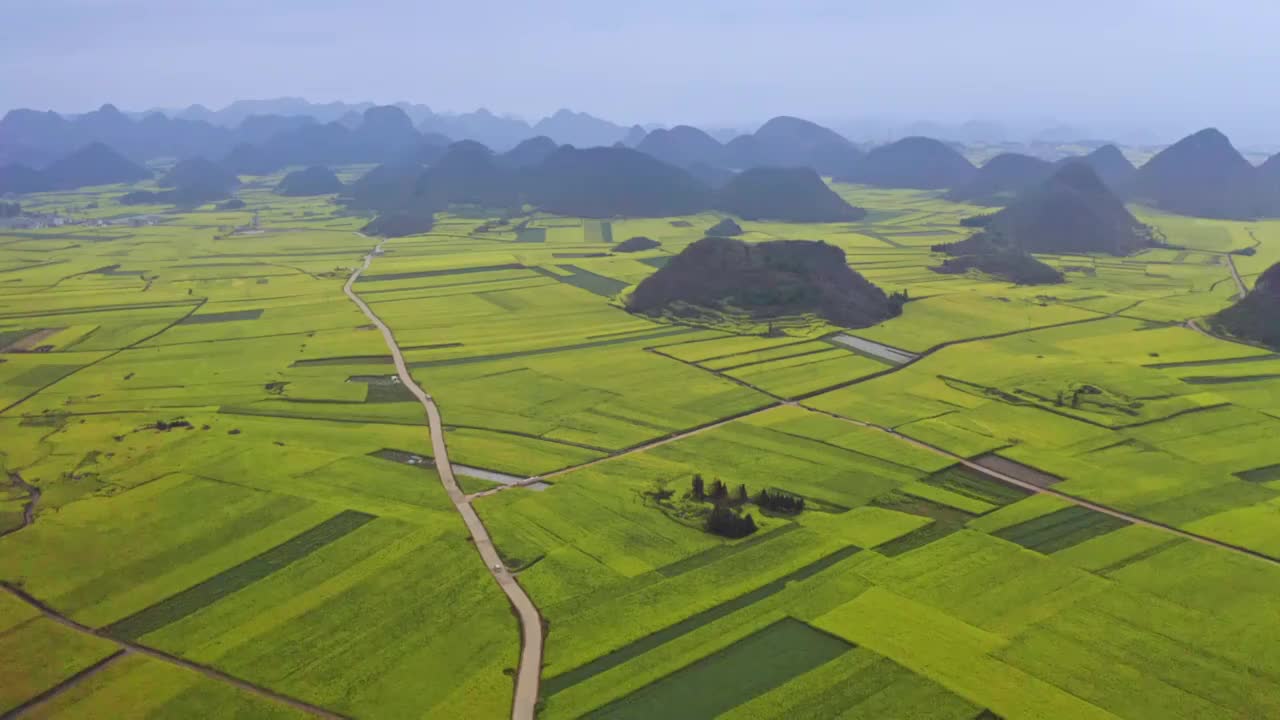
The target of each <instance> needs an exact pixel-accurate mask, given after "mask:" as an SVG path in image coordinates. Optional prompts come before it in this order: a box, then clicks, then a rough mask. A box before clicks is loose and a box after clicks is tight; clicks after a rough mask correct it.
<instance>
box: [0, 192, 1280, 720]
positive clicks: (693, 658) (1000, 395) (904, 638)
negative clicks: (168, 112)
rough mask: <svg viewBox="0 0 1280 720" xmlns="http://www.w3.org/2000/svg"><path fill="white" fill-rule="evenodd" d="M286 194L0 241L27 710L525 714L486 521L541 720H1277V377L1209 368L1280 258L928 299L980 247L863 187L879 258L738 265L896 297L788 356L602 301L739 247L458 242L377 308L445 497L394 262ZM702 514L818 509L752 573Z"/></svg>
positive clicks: (1096, 264) (647, 224) (596, 234)
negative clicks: (807, 273) (724, 509)
mask: <svg viewBox="0 0 1280 720" xmlns="http://www.w3.org/2000/svg"><path fill="white" fill-rule="evenodd" d="M358 170H359V168H348V169H346V170H345V171H344V174H345V175H347V176H356V175H358V174H359V173H358ZM276 179H278V178H275V177H263V178H251V179H250V182H249V183H248V184H247V186H246V188H245V189H243V190H242V191H241V192H240V196H241V197H242V198H243V199H244V200H245V201H246V203H247V206H246V208H245V209H243V210H238V211H217V210H215V209H213V208H212V207H210V206H206V207H202V208H197V209H194V210H188V211H184V212H176V211H171V210H170V209H169V208H167V207H158V208H143V209H142V211H145V212H155V213H157V217H159V218H160V221H159V222H156V223H154V224H145V225H142V226H139V227H134V226H130V225H127V224H118V225H101V226H99V225H88V224H86V225H71V226H65V227H61V228H51V229H49V230H38V231H24V232H21V233H10V234H7V235H6V234H0V438H3V439H2V440H0V473H2V479H3V480H4V481H5V484H4V485H3V486H0V662H3V663H4V665H5V667H6V673H5V678H6V680H7V682H5V683H3V688H0V713H3V712H9V711H12V710H17V711H18V712H20V713H21V714H22V716H23V717H49V718H60V717H66V718H73V717H94V716H101V717H108V716H109V717H138V718H143V717H196V716H201V717H203V716H208V717H217V716H226V717H231V716H239V717H303V716H314V715H317V714H323V713H325V712H327V713H333V714H335V715H337V716H343V717H370V718H375V717H397V718H398V717H423V718H425V717H507V716H510V714H511V711H512V704H513V691H514V688H513V684H514V681H513V677H514V676H515V675H516V671H517V666H518V664H519V659H520V653H521V634H520V624H519V622H518V619H517V617H516V616H515V615H513V613H512V612H511V607H510V605H509V603H508V602H507V599H506V597H504V595H503V591H502V589H501V588H500V587H499V586H498V585H497V584H496V583H495V582H494V581H493V578H494V576H493V575H492V574H491V572H490V570H491V569H490V568H488V567H486V563H484V562H483V561H482V560H481V559H480V557H479V555H478V553H477V547H476V544H475V542H474V540H473V537H472V536H471V535H469V534H468V530H467V526H466V525H464V522H463V519H462V517H461V516H460V515H459V513H458V512H457V511H456V509H455V502H461V503H462V504H463V505H464V506H468V507H469V508H471V509H473V510H474V512H475V513H476V514H477V515H478V516H479V519H480V520H481V521H482V522H483V525H484V527H485V528H486V529H487V533H488V536H489V537H490V538H491V539H492V543H493V545H494V548H495V549H496V551H497V552H498V554H499V556H500V558H501V565H500V567H502V566H505V568H506V569H508V570H510V571H511V572H512V573H513V574H514V577H515V578H516V579H517V580H518V582H519V586H520V587H521V588H523V590H524V591H525V592H527V593H528V595H529V597H530V598H531V599H532V601H533V603H534V604H535V605H536V606H537V609H538V612H539V613H540V614H541V616H542V619H543V620H544V621H545V628H546V642H545V646H544V648H543V657H542V660H543V662H542V665H541V688H540V695H539V697H540V700H539V703H538V713H537V716H538V717H540V718H547V719H551V720H554V719H556V718H577V717H599V718H613V717H616V718H632V717H634V718H641V717H655V716H658V715H662V716H664V717H665V716H671V717H689V718H710V717H722V718H744V719H745V718H784V717H787V718H790V717H815V718H820V717H849V718H887V717H929V718H940V719H941V718H946V719H950V718H954V719H955V720H976V719H978V718H988V719H989V718H1004V719H1006V720H1015V719H1021V718H1042V717H1052V718H1066V717H1070V718H1161V719H1163V718H1197V719H1200V718H1240V717H1275V716H1280V649H1277V647H1276V644H1275V643H1274V642H1272V638H1271V637H1270V636H1269V634H1268V633H1266V632H1259V628H1265V627H1269V626H1270V625H1272V624H1274V618H1275V617H1276V613H1277V612H1280V600H1277V598H1280V446H1277V445H1276V444H1275V443H1274V442H1273V440H1274V438H1276V437H1278V436H1280V358H1278V357H1277V355H1276V354H1274V353H1271V352H1268V351H1265V350H1262V349H1259V348H1256V347H1252V346H1246V345H1242V344H1238V343H1232V342H1228V341H1225V340H1220V339H1217V338H1214V337H1211V336H1208V335H1206V334H1204V333H1202V332H1199V331H1197V330H1196V329H1194V328H1192V327H1188V326H1187V322H1188V321H1190V320H1194V319H1196V318H1201V317H1204V316H1205V315H1208V314H1211V313H1213V312H1215V311H1216V310H1218V309H1221V308H1222V307H1225V306H1226V305H1227V304H1229V303H1230V302H1231V301H1232V298H1233V295H1234V293H1235V291H1236V288H1235V284H1234V281H1233V280H1232V276H1231V273H1230V270H1229V267H1228V266H1227V264H1226V255H1225V253H1227V252H1230V251H1232V250H1237V249H1240V248H1244V247H1256V248H1257V252H1256V254H1255V255H1252V256H1235V262H1236V263H1237V267H1238V269H1239V270H1240V272H1241V275H1242V277H1243V279H1244V281H1245V282H1246V283H1249V282H1251V279H1252V278H1254V277H1256V276H1257V274H1259V273H1260V272H1261V271H1262V270H1263V269H1265V268H1266V267H1267V266H1268V264H1269V262H1272V261H1274V260H1271V261H1267V260H1266V259H1265V258H1280V230H1278V229H1277V228H1276V227H1275V224H1274V223H1238V222H1225V221H1209V220H1192V219H1189V218H1182V217H1178V216H1171V215H1165V214H1161V213H1156V212H1153V211H1148V210H1145V209H1139V213H1140V216H1141V217H1142V218H1143V220H1144V221H1146V222H1150V223H1153V224H1155V225H1156V226H1158V227H1160V228H1161V229H1162V231H1163V232H1164V233H1165V235H1166V236H1167V237H1168V238H1169V239H1170V241H1171V242H1173V243H1175V244H1177V245H1178V246H1179V247H1180V248H1184V249H1182V250H1178V251H1171V250H1163V249H1156V250H1149V251H1146V252H1143V253H1139V254H1137V255H1134V256H1131V257H1126V258H1112V257H1103V256H1044V257H1043V258H1042V259H1043V260H1044V261H1045V262H1048V263H1050V264H1052V265H1055V266H1057V267H1060V268H1062V269H1064V271H1065V272H1066V275H1067V277H1068V282H1067V283H1066V284H1063V285H1057V286H1050V287H1047V288H1046V287H1019V286H1015V285H1012V284H1009V283H1005V282H1001V281H997V280H994V279H992V278H989V277H985V276H980V275H976V274H971V275H940V274H938V273H935V272H933V271H932V270H930V269H929V268H930V266H931V265H933V264H936V257H935V256H934V255H933V253H931V252H930V250H929V246H930V245H932V244H934V243H937V242H944V241H946V239H948V238H951V239H959V238H962V237H964V236H965V234H966V233H967V230H966V229H965V228H963V227H962V226H960V225H959V221H960V220H961V219H962V218H965V217H967V216H970V215H973V214H975V213H977V212H981V211H982V210H981V209H980V208H976V207H973V206H967V205H959V204H955V203H950V202H947V201H944V200H941V199H939V197H938V194H937V193H929V192H917V191H887V190H875V189H870V188H865V187H859V186H850V185H836V186H834V189H835V190H836V191H837V192H838V193H840V194H841V195H842V196H844V197H846V198H848V199H849V200H851V201H852V202H854V203H855V204H857V205H860V206H863V207H866V208H867V209H868V210H869V213H868V216H867V217H866V218H865V219H864V220H863V221H860V222H851V223H836V224H826V225H824V224H804V225H800V224H786V223H775V222H748V221H742V222H741V224H742V226H743V229H744V231H745V233H744V235H743V238H744V239H746V240H748V241H764V240H769V239H779V238H804V239H822V240H826V241H828V242H830V243H832V244H834V245H837V246H839V247H841V248H842V249H844V250H845V252H846V254H847V257H848V260H849V263H850V265H851V266H852V267H853V268H854V269H856V270H858V271H859V272H860V273H862V274H863V275H865V276H866V277H867V278H868V279H869V280H871V281H872V282H874V283H876V284H877V285H879V286H881V287H882V288H884V289H885V290H887V291H906V292H907V293H908V294H909V297H910V298H911V300H910V302H908V303H907V304H906V307H905V310H904V312H903V314H902V315H901V316H900V317H897V318H894V319H892V320H888V321H885V322H883V323H880V324H878V325H876V326H873V327H869V328H864V329H860V330H842V329H837V328H835V327H832V326H828V325H826V324H824V323H819V322H810V321H808V320H804V319H800V320H797V321H796V322H795V323H782V324H780V326H779V331H778V332H774V333H772V334H770V336H761V335H758V334H756V335H751V334H740V333H734V332H730V330H731V329H733V328H731V327H728V326H721V327H693V326H688V325H681V324H675V323H672V322H669V321H666V320H662V321H659V320H654V319H650V318H647V317H640V316H635V315H631V314H628V313H627V312H625V311H624V310H623V309H622V308H621V307H620V306H619V304H618V302H617V300H616V298H617V296H618V294H619V293H621V292H624V291H626V289H627V288H630V287H631V286H634V285H635V284H636V283H638V282H639V281H640V280H642V279H644V278H645V277H647V276H648V275H650V274H651V273H652V272H654V271H655V269H656V268H657V267H658V266H660V265H661V264H662V263H663V262H665V261H666V260H667V259H669V258H670V257H671V256H673V255H675V254H676V253H678V252H679V251H680V250H681V249H682V248H684V247H685V246H687V245H688V244H690V243H692V242H694V241H696V240H698V239H699V238H700V237H702V235H703V231H704V230H705V229H707V228H708V227H709V226H711V225H712V224H714V223H715V222H717V221H718V220H719V219H720V218H719V216H717V215H713V214H701V215H694V216H685V217H673V218H658V219H654V218H648V219H625V218H615V219H612V220H583V219H578V218H563V217H556V216H549V215H545V214H541V213H536V214H531V215H529V216H527V217H524V218H522V221H523V220H527V222H522V223H521V224H520V226H519V227H520V229H519V230H516V229H514V228H515V227H516V225H515V223H510V224H508V225H506V226H505V229H502V228H499V229H494V228H493V227H490V226H488V225H485V227H483V228H482V227H481V226H482V224H485V223H486V220H490V219H495V218H494V217H490V216H489V215H487V214H485V213H484V212H482V211H474V209H471V210H468V211H467V212H458V213H443V214H441V215H440V216H439V217H438V218H437V223H436V226H435V229H434V230H433V231H432V232H430V233H427V234H422V235H414V236H410V237H404V238H396V239H392V240H387V241H385V242H384V243H382V244H381V246H380V247H381V251H380V252H379V253H374V254H372V255H371V256H370V258H371V259H370V261H369V263H368V268H367V269H366V270H364V271H363V272H362V273H361V275H360V276H359V278H358V279H357V280H356V281H354V282H353V283H352V285H351V287H352V291H353V292H354V293H357V294H358V295H359V297H360V298H362V299H363V300H364V301H365V302H367V303H368V306H369V308H370V309H371V311H372V312H373V313H375V314H376V315H377V317H378V318H379V319H380V320H381V321H382V322H383V323H385V324H386V325H387V327H388V329H389V331H390V333H391V334H392V335H393V336H394V342H395V345H396V346H397V347H398V350H399V352H401V353H402V354H403V359H404V361H405V369H406V371H407V373H408V374H409V376H411V377H412V379H413V380H414V381H416V382H417V383H418V384H419V385H421V387H422V388H423V389H424V390H425V391H426V392H427V393H429V394H430V396H431V398H432V399H433V400H434V402H435V403H436V404H437V405H438V407H439V410H440V413H441V415H442V423H443V440H444V442H445V443H446V445H447V447H448V450H449V453H448V458H449V459H450V460H451V461H452V462H453V463H455V464H457V465H461V466H466V467H469V468H471V469H473V472H475V474H476V475H477V476H478V477H472V478H468V479H461V480H460V482H461V486H462V495H463V497H462V498H461V499H460V500H459V499H457V498H453V497H451V496H450V495H449V493H448V492H446V489H445V487H444V486H443V485H442V483H441V478H440V476H439V475H437V472H436V468H435V466H434V465H433V464H432V462H431V459H432V456H433V453H434V452H435V449H434V448H433V444H432V441H431V437H430V435H429V432H428V428H427V417H426V414H425V412H424V408H423V405H422V404H420V403H419V402H418V401H417V399H416V398H415V397H414V395H413V394H412V393H411V392H410V388H409V387H406V385H405V383H404V382H402V381H401V379H400V377H399V376H398V375H397V368H396V365H395V362H394V359H393V354H392V352H391V350H390V349H389V348H388V345H387V343H386V341H385V339H384V337H383V335H382V333H381V332H379V331H378V329H377V328H376V327H375V326H374V325H371V324H370V321H369V319H368V318H367V317H366V316H365V315H364V314H363V313H362V312H361V311H360V309H359V308H358V307H357V306H356V305H355V304H353V303H352V302H351V301H350V300H349V299H348V298H347V297H346V296H345V295H344V293H343V285H344V283H345V282H346V281H347V279H348V278H349V277H350V276H351V275H352V273H353V272H354V271H355V270H356V269H357V268H359V267H361V266H362V264H363V263H364V262H365V257H366V255H369V254H370V253H371V252H372V251H373V249H374V247H375V246H377V245H378V244H379V241H378V240H376V239H373V238H369V237H365V236H363V235H362V234H360V233H359V232H358V230H359V228H360V227H362V226H363V224H364V223H365V221H366V220H365V218H363V217H356V216H351V215H347V214H344V213H343V212H342V210H341V206H339V205H337V204H335V203H334V202H332V201H331V199H330V198H326V197H320V198H282V197H279V196H276V195H273V194H271V193H270V192H269V188H270V187H271V186H272V185H273V184H274V181H275V180H276ZM125 189H126V188H123V187H106V188H91V189H85V190H81V191H76V192H70V193H46V194H40V195H35V196H32V197H31V199H30V202H29V203H27V202H25V201H24V205H29V206H30V207H32V208H35V209H46V210H53V209H58V208H62V209H65V208H68V207H71V208H76V210H75V214H76V216H78V217H84V218H93V219H95V220H97V219H100V220H103V221H109V220H114V219H118V218H122V217H125V216H128V215H134V214H137V213H138V212H140V211H139V209H138V208H137V207H128V208H126V207H124V206H121V205H119V203H118V202H117V199H116V198H117V196H118V195H119V194H121V193H122V192H124V191H125ZM89 204H94V205H95V207H92V208H89V207H86V206H87V205H89ZM254 213H257V215H258V217H259V221H260V224H261V227H260V228H259V229H257V230H254V231H249V232H244V231H236V230H235V228H237V227H240V226H244V225H246V224H247V223H248V222H249V221H250V218H251V217H252V216H253V214H254ZM636 235H644V236H647V237H651V238H653V239H655V240H658V241H659V242H660V243H661V245H660V246H659V247H657V248H654V249H651V250H645V251H641V252H638V253H627V254H624V253H618V254H613V253H612V247H613V245H614V244H615V243H617V242H621V241H622V240H625V239H627V238H630V237H633V236H636ZM837 332H841V333H844V334H846V335H850V336H852V337H854V338H857V339H860V340H862V341H867V342H870V343H879V344H883V345H885V346H888V347H889V348H892V349H895V350H896V351H897V352H896V353H894V354H891V355H890V356H889V357H890V358H892V359H886V357H884V356H878V355H875V354H872V353H868V352H866V351H864V350H859V349H858V347H859V346H858V344H857V343H853V344H849V343H841V342H837V341H835V340H833V337H834V335H835V334H837ZM862 347H866V345H865V344H864V345H863V346H862ZM491 473H498V474H500V477H499V479H502V480H503V481H504V482H505V483H509V484H498V483H495V482H488V481H486V480H484V479H483V478H484V477H485V475H487V474H491ZM444 474H445V475H446V476H447V474H448V473H447V471H445V472H444ZM695 475H697V476H698V477H699V480H701V479H703V478H705V480H706V481H707V482H708V483H712V482H715V481H720V482H722V483H723V484H724V485H725V486H726V487H727V488H729V489H730V491H732V492H738V488H739V487H741V488H742V492H743V496H744V497H755V496H756V493H759V492H760V491H765V492H766V493H774V494H781V495H783V496H785V497H788V498H802V499H803V500H804V502H805V505H804V509H803V511H800V512H790V511H782V510H772V509H770V510H765V509H761V508H760V506H759V504H758V503H757V504H756V506H755V507H750V506H749V511H750V512H751V513H752V514H753V521H754V523H755V525H756V527H757V529H756V531H755V533H754V534H752V535H750V536H748V537H745V538H742V539H735V540H729V539H725V538H722V537H720V536H717V535H713V534H710V533H708V532H705V531H704V530H703V528H702V526H701V524H700V523H701V521H700V517H699V516H696V514H691V511H690V507H691V505H692V504H693V501H692V500H688V499H687V498H686V497H685V496H686V495H687V494H688V493H690V489H691V487H692V483H693V482H694V476H695ZM1001 476H1004V477H1005V480H1001V479H999V478H1000V477H1001ZM525 480H530V481H536V482H524V481H525ZM468 493H470V494H468ZM753 502H755V501H753Z"/></svg>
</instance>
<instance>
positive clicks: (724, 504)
mask: <svg viewBox="0 0 1280 720" xmlns="http://www.w3.org/2000/svg"><path fill="white" fill-rule="evenodd" d="M689 498H690V499H692V500H696V501H698V502H710V503H713V504H714V505H715V507H713V508H712V509H711V513H710V514H708V515H707V520H706V525H705V527H706V530H707V532H711V533H715V534H716V535H721V536H723V537H728V538H740V537H746V536H747V535H750V534H751V533H753V532H755V531H756V521H755V518H753V517H752V516H751V514H750V513H746V514H743V513H742V510H741V507H742V506H743V505H746V504H747V503H748V502H754V503H755V504H756V506H757V507H759V508H760V509H762V510H768V511H770V512H778V513H788V514H795V513H798V512H801V511H803V510H804V498H802V497H798V496H796V495H791V494H789V493H784V492H779V491H777V490H775V491H773V492H770V491H768V490H761V491H760V492H758V493H756V494H755V496H754V497H752V496H751V495H750V494H749V493H748V492H747V486H746V485H742V484H739V485H738V486H737V487H736V488H733V489H730V488H729V486H728V485H726V484H725V483H724V482H723V481H721V480H719V479H716V480H712V481H711V482H710V483H709V484H708V483H707V482H706V481H705V480H703V478H702V475H699V474H695V475H694V476H693V481H692V483H691V485H690V488H689Z"/></svg>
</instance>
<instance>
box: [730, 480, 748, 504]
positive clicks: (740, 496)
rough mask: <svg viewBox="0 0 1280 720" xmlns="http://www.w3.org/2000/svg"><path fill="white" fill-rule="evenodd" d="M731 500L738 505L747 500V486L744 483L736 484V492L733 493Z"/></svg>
mask: <svg viewBox="0 0 1280 720" xmlns="http://www.w3.org/2000/svg"><path fill="white" fill-rule="evenodd" d="M733 501H734V502H735V503H738V504H739V505H741V504H744V503H746V502H747V486H746V485H739V486H738V492H737V494H736V495H734V498H733Z"/></svg>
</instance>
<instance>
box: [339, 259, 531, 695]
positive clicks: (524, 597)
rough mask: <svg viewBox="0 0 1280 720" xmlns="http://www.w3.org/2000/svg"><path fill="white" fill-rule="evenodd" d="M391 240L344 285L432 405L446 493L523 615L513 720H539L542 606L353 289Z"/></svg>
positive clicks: (386, 335)
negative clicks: (483, 517) (504, 554)
mask: <svg viewBox="0 0 1280 720" xmlns="http://www.w3.org/2000/svg"><path fill="white" fill-rule="evenodd" d="M385 242H386V241H385V240H384V241H382V242H380V243H378V245H377V246H376V247H374V249H373V250H372V251H370V252H369V254H368V255H366V256H365V257H364V264H363V265H361V266H360V267H359V268H357V269H356V271H355V272H353V273H351V277H349V278H347V283H346V285H343V287H342V291H343V292H344V293H346V294H347V297H349V298H351V301H352V302H354V303H355V304H356V305H357V306H358V307H359V308H360V310H361V312H363V313H364V314H365V317H367V318H369V322H371V323H373V324H374V326H375V327H377V328H378V330H379V331H381V332H382V338H383V339H384V340H385V341H386V343H387V349H388V350H390V351H391V357H392V359H393V360H394V361H395V365H396V374H397V375H398V376H399V377H400V383H401V384H402V385H404V386H405V387H406V388H408V389H409V392H411V393H413V396H414V397H416V398H417V399H418V402H420V403H422V407H424V408H426V411H427V420H428V422H429V424H430V428H431V449H432V455H433V456H434V457H435V462H436V472H437V473H439V475H440V482H441V483H442V484H443V485H444V489H445V491H446V492H447V493H449V499H450V500H451V501H453V506H454V508H456V509H457V511H458V514H459V515H461V516H462V521H463V522H464V523H466V526H467V530H468V531H469V532H470V533H471V539H472V540H473V541H474V542H475V546H476V550H477V551H478V552H479V553H480V557H481V558H482V559H483V560H484V565H485V568H487V569H488V571H489V574H490V575H492V576H493V579H494V581H496V582H497V583H498V587H500V588H502V592H504V593H506V594H507V599H508V600H510V601H511V605H512V607H514V608H515V611H516V614H517V616H518V617H519V619H520V631H521V638H520V639H521V643H520V667H519V669H518V671H517V672H516V687H515V692H514V693H513V696H512V704H511V718H512V720H533V717H534V708H535V706H536V705H537V703H538V684H539V682H540V680H541V671H542V643H543V630H542V616H541V615H540V614H539V613H538V608H537V607H536V606H534V604H533V600H530V599H529V595H528V594H527V593H525V591H524V588H522V587H520V583H519V582H517V581H516V578H515V576H514V575H512V574H511V572H510V571H508V570H507V568H506V566H505V565H503V563H502V559H501V558H500V557H498V551H497V550H496V549H494V547H493V541H492V540H491V539H490V538H489V531H488V530H487V529H486V528H485V526H484V523H482V522H481V521H480V516H479V515H476V511H475V508H473V507H471V503H470V502H469V501H468V499H467V496H466V494H465V493H463V492H462V490H461V488H459V487H458V482H457V481H456V480H455V479H454V477H453V465H452V464H451V463H450V462H449V451H448V448H446V447H445V444H444V424H443V423H442V422H441V421H440V410H439V409H438V408H437V407H436V403H435V401H434V400H432V399H431V396H430V395H428V394H427V393H426V392H425V391H423V389H422V387H421V386H419V385H418V383H417V382H415V381H414V379H413V376H411V375H410V374H409V368H408V366H407V365H405V362H404V355H403V354H402V353H401V352H400V346H399V345H398V344H396V339H395V336H394V335H392V334H391V329H390V328H388V327H387V325H386V323H384V322H382V320H381V319H380V318H379V317H378V316H377V315H376V314H374V312H373V310H371V309H369V306H368V305H367V304H365V301H364V300H361V299H360V296H359V295H357V294H356V292H355V290H353V289H352V287H353V286H354V285H355V282H356V280H357V279H359V277H360V273H362V272H364V271H365V270H367V269H369V264H370V263H372V262H373V258H374V257H375V256H376V255H378V253H379V252H380V251H381V250H382V245H383V243H385Z"/></svg>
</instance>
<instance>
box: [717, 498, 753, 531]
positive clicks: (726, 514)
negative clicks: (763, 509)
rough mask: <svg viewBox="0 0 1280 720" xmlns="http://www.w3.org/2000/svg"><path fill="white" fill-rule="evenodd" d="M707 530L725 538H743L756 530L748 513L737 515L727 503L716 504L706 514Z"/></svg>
mask: <svg viewBox="0 0 1280 720" xmlns="http://www.w3.org/2000/svg"><path fill="white" fill-rule="evenodd" d="M707 531H708V532H712V533H715V534H716V535H720V536H722V537H727V538H743V537H746V536H748V535H750V534H751V533H753V532H755V531H756V521H755V518H753V517H751V515H750V513H748V514H746V515H739V514H738V513H736V512H734V511H733V509H732V508H730V507H729V506H727V505H717V506H715V508H713V509H712V510H711V514H710V515H708V516H707Z"/></svg>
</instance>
